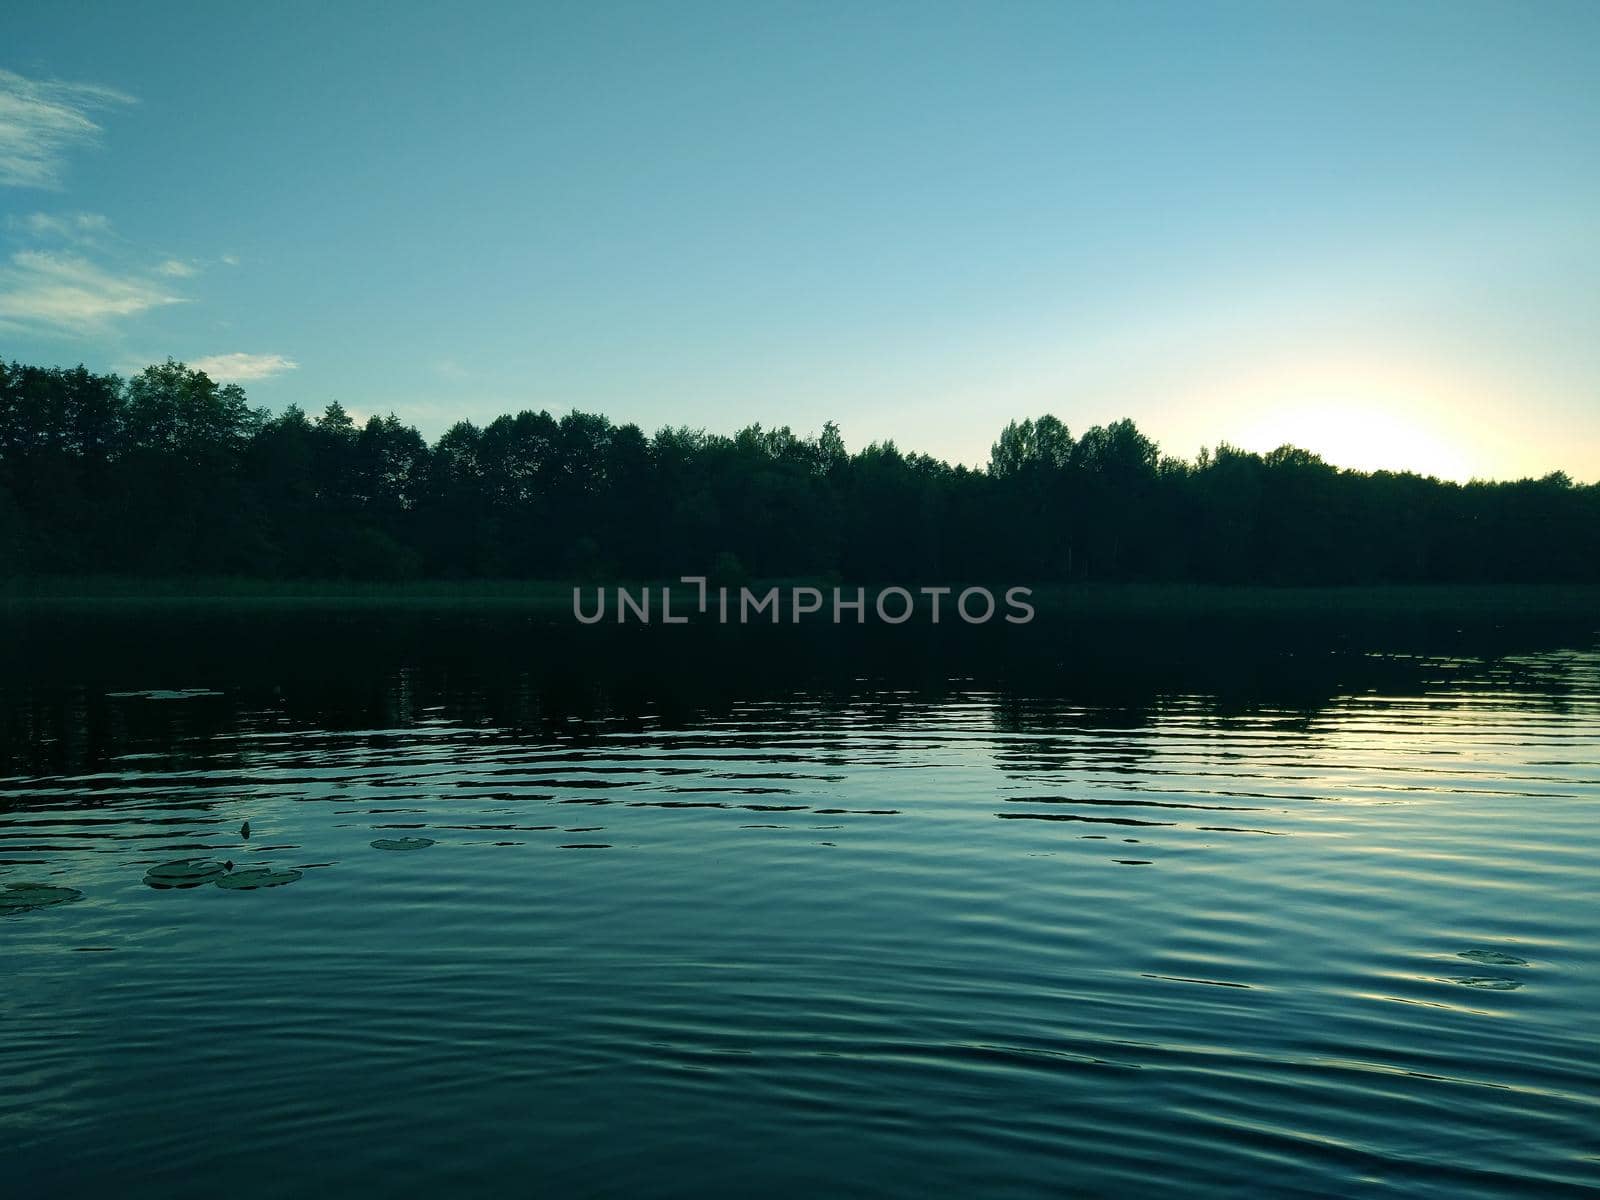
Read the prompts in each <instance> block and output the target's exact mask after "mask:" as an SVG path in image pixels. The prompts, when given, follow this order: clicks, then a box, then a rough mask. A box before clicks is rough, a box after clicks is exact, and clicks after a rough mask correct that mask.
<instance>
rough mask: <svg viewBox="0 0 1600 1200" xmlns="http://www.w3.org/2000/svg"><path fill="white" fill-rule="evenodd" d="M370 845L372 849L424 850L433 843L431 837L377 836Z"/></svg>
mask: <svg viewBox="0 0 1600 1200" xmlns="http://www.w3.org/2000/svg"><path fill="white" fill-rule="evenodd" d="M371 845H372V848H373V849H374V850H425V849H427V848H428V847H429V846H431V845H433V839H432V838H426V837H400V838H377V839H376V840H374V841H373V842H372V843H371Z"/></svg>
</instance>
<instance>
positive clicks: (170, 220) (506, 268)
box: [0, 3, 1600, 481]
mask: <svg viewBox="0 0 1600 1200" xmlns="http://www.w3.org/2000/svg"><path fill="white" fill-rule="evenodd" d="M389 12H390V16H389V17H388V19H386V20H385V21H384V22H382V23H376V22H373V21H371V20H369V19H367V18H366V17H365V16H364V15H363V14H361V13H359V12H357V11H355V10H342V11H339V12H313V11H310V10H307V11H304V12H301V13H300V14H299V15H298V17H297V19H295V20H293V21H287V20H283V19H281V18H279V17H277V16H275V15H273V14H265V15H263V14H256V15H253V16H246V17H239V16H237V15H235V14H222V13H213V12H208V11H206V10H205V9H204V8H194V9H191V8H189V7H186V6H182V5H178V6H167V7H166V8H165V9H157V10H155V11H148V10H146V11H141V12H139V13H134V12H131V11H125V12H101V13H97V14H96V17H95V19H94V20H93V21H92V22H88V23H85V22H84V21H82V20H80V19H77V18H75V17H74V16H73V15H72V14H71V13H70V12H64V11H62V10H60V9H49V10H46V9H43V8H41V9H39V10H37V11H32V12H27V13H21V14H16V15H14V16H13V17H12V18H11V20H10V32H11V34H12V36H11V38H10V47H9V51H10V52H9V53H8V54H6V55H5V56H4V57H3V58H0V239H3V242H4V256H3V260H0V353H4V354H5V355H6V356H8V357H11V358H16V359H20V360H22V361H28V362H37V363H40V364H46V363H66V362H79V361H81V362H84V363H85V364H87V365H90V366H91V367H92V368H93V369H95V370H97V371H117V372H119V373H122V374H128V373H131V371H132V370H135V369H137V368H138V367H139V366H142V365H143V364H144V363H146V362H151V361H160V360H162V359H164V358H165V357H167V356H168V355H169V354H170V355H171V356H172V357H173V358H176V359H179V360H181V361H184V362H187V363H189V364H191V365H195V366H200V367H202V368H203V369H206V370H207V371H208V373H210V374H211V375H212V376H213V377H214V378H218V379H220V380H224V381H237V382H241V383H245V384H248V385H250V387H251V391H252V394H253V396H254V397H255V398H256V401H257V403H261V404H264V405H266V406H267V407H269V408H272V409H275V410H276V409H279V408H281V407H282V406H283V405H284V404H285V403H287V402H289V401H290V400H291V399H295V400H298V401H299V402H300V403H301V404H302V406H303V407H306V408H307V409H308V410H316V409H320V408H321V407H322V406H323V405H324V404H325V403H326V402H328V401H329V400H338V401H339V402H340V403H341V404H343V405H344V406H345V407H346V408H347V409H348V410H349V411H351V412H353V413H359V414H362V415H367V414H371V413H375V412H387V411H390V410H392V411H394V412H395V413H396V414H397V415H398V416H400V417H401V418H402V419H403V420H405V421H407V422H408V423H410V424H413V425H415V426H416V427H417V428H418V429H419V430H421V431H422V432H423V433H424V434H425V435H426V436H428V437H429V438H430V440H431V439H433V438H436V437H437V436H438V435H439V434H440V433H442V432H443V431H444V429H445V428H446V427H447V426H448V425H449V424H450V423H451V422H452V421H454V420H456V419H469V420H473V421H476V422H478V423H480V424H481V423H483V422H484V421H486V420H487V419H490V418H492V416H493V415H494V414H496V413H498V412H502V411H517V410H520V409H524V408H527V409H534V410H538V409H550V410H551V411H566V410H568V409H578V410H582V411H589V412H594V411H599V412H604V413H606V414H608V415H609V416H611V417H612V419H614V420H616V421H618V422H619V423H624V422H626V423H635V424H638V425H639V426H640V427H641V428H656V427H659V426H660V425H661V424H663V423H664V422H667V421H671V422H674V423H689V424H691V425H696V426H703V427H706V428H735V427H738V426H740V425H743V424H748V423H750V422H752V421H759V422H760V423H762V424H763V425H768V426H771V425H782V424H788V425H791V426H793V427H795V428H811V429H815V428H820V427H821V425H822V423H823V421H824V420H827V419H829V418H832V419H835V420H838V421H840V423H841V424H842V425H844V426H845V427H846V428H849V429H852V430H853V431H854V436H855V437H857V438H859V439H861V441H862V442H863V443H867V442H873V441H882V440H887V439H891V438H894V439H900V438H903V437H904V432H903V431H904V430H905V429H907V428H912V427H915V428H916V429H917V430H918V431H919V439H918V440H919V446H918V449H919V450H921V451H923V452H925V453H929V454H931V455H934V456H935V457H938V458H941V459H943V460H945V461H948V462H952V463H962V464H965V465H968V466H976V465H980V464H981V463H982V462H983V461H984V459H985V457H986V455H987V450H988V446H989V444H990V439H991V438H992V436H993V435H992V431H993V430H994V429H995V428H998V427H1000V426H1002V425H1003V424H1004V423H1005V422H1006V421H1008V420H1011V419H1019V418H1022V417H1024V416H1028V415H1036V414H1038V413H1041V412H1052V413H1055V414H1056V415H1058V416H1060V417H1061V418H1062V419H1063V420H1064V421H1066V422H1067V424H1068V425H1069V426H1071V427H1073V428H1084V427H1087V426H1088V425H1091V424H1096V423H1103V422H1105V421H1107V420H1109V419H1113V417H1114V416H1115V415H1120V414H1124V413H1130V414H1136V416H1137V418H1138V419H1139V420H1140V424H1141V427H1142V428H1145V429H1146V430H1147V432H1148V433H1149V434H1150V435H1151V436H1152V437H1154V438H1155V439H1156V440H1157V441H1158V442H1160V443H1161V444H1162V445H1163V446H1165V447H1167V448H1168V449H1169V450H1170V451H1171V452H1172V453H1174V454H1177V455H1180V456H1184V457H1192V456H1193V455H1194V454H1195V453H1196V452H1197V451H1198V450H1199V448H1200V447H1201V446H1203V445H1207V444H1214V443H1215V442H1217V441H1219V440H1225V441H1227V442H1229V443H1231V444H1233V445H1237V446H1239V447H1241V448H1244V449H1248V450H1252V451H1256V452H1266V451H1268V450H1271V449H1272V448H1274V447H1275V446H1278V445H1281V444H1285V443H1289V444H1294V445H1299V446H1303V447H1305V448H1307V449H1311V450H1313V451H1315V452H1316V453H1318V454H1320V455H1321V456H1323V457H1324V458H1325V459H1326V460H1327V461H1329V462H1330V463H1333V464H1335V465H1338V466H1341V467H1348V468H1352V469H1361V470H1372V469H1393V470H1414V471H1417V472H1419V473H1422V474H1432V475H1436V476H1438V477H1440V478H1444V479H1454V480H1458V481H1464V480H1466V479H1468V478H1473V477H1478V478H1497V479H1498V478H1522V477H1535V478H1536V477H1539V476H1542V475H1544V474H1547V473H1549V472H1550V471H1554V470H1562V471H1566V472H1568V473H1569V474H1571V475H1573V476H1574V477H1581V478H1586V479H1594V478H1600V434H1597V431H1596V422H1595V421H1594V419H1593V415H1592V414H1593V413H1594V411H1595V409H1596V401H1597V399H1600V294H1597V292H1596V289H1595V288H1594V287H1593V286H1592V283H1593V279H1594V278H1595V274H1596V270H1597V268H1600V236H1597V233H1600V231H1597V229H1596V224H1595V220H1594V215H1593V214H1594V213H1596V212H1600V152H1597V151H1596V146H1600V136H1596V135H1597V134H1600V95H1597V93H1596V92H1595V90H1594V89H1593V87H1592V85H1591V81H1592V80H1593V79H1594V78H1595V77H1596V76H1597V74H1600V36H1595V35H1600V10H1596V9H1594V8H1592V7H1589V6H1581V5H1550V6H1546V7H1544V8H1542V9H1541V10H1540V19H1538V20H1529V19H1527V18H1526V17H1525V16H1524V14H1521V13H1519V12H1517V11H1516V10H1514V9H1511V8H1508V7H1504V6H1499V5H1494V4H1484V3H1479V4H1469V5H1451V6H1433V5H1423V6H1413V7H1408V8H1407V9H1405V10H1403V11H1401V10H1391V9H1387V8H1385V7H1383V6H1374V5H1361V6H1353V7H1352V6H1345V7H1342V8H1339V9H1331V8H1329V9H1312V10H1305V11H1295V12H1289V11H1287V10H1276V9H1274V8H1272V7H1271V6H1261V5H1243V6H1230V7H1228V8H1226V9H1222V10H1212V11H1209V12H1200V11H1193V10H1188V9H1186V8H1184V7H1182V6H1175V5H1149V6H1141V7H1139V8H1137V9H1135V10H1133V11H1132V12H1123V11H1112V10H1110V9H1100V8H1093V7H1091V8H1087V9H1076V10H1073V11H1070V12H1069V11H1067V10H1062V9H1056V8H1053V7H1051V6H1041V5H1033V4H1016V5H1011V6H1007V7H1006V8H1004V9H1003V10H1001V11H999V12H997V13H986V14H980V13H979V12H978V10H976V9H974V8H971V7H969V6H964V5H959V4H942V5H937V6H935V7H933V8H924V9H919V10H918V11H917V18H916V20H912V19H911V18H910V16H909V15H908V13H907V11H906V10H902V9H899V8H895V7H893V6H888V7H884V8H880V9H874V10H871V11H870V12H861V13H856V14H852V16H851V18H850V20H849V21H848V22H847V23H845V24H844V25H843V26H839V27H836V26H834V25H832V24H830V23H829V21H828V19H827V17H826V16H825V15H824V14H821V13H811V12H807V11H804V10H781V11H780V13H779V14H778V15H777V16H775V17H771V18H766V19H761V20H756V19H753V18H752V17H750V16H749V15H748V14H745V13H743V12H741V10H739V9H737V8H735V7H732V6H723V5H715V4H703V5H696V6H692V7H690V8H688V9H684V10H681V11H677V12H675V13H673V14H663V13H659V12H654V11H651V10H649V9H648V8H644V7H640V8H629V7H626V6H625V7H622V8H613V9H609V10H607V11H605V12H603V13H595V12H585V11H582V10H580V9H578V8H575V7H574V8H568V7H562V6H555V7H547V8H542V9H541V10H540V11H539V12H537V13H524V12H519V11H516V10H515V9H513V8H511V7H510V6H506V7H494V8H490V9H486V10H480V11H479V12H477V13H475V14H474V15H473V17H472V18H471V19H467V18H466V17H464V16H460V15H458V16H455V17H441V16H439V15H437V14H433V13H431V12H429V11H428V10H426V9H425V8H422V7H416V6H413V7H403V8H397V9H393V10H389ZM162 14H165V15H166V16H167V18H168V19H166V20H159V19H155V18H156V17H157V16H159V15H162ZM1157 18H1159V19H1157ZM175 60H176V61H179V62H193V63H204V64H215V63H221V62H225V63H226V64H227V66H228V69H227V70H225V71H218V70H213V69H205V70H173V69H172V64H173V62H174V61H175ZM1509 428H1514V429H1515V436H1507V430H1508V429H1509Z"/></svg>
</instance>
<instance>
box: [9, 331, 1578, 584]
mask: <svg viewBox="0 0 1600 1200" xmlns="http://www.w3.org/2000/svg"><path fill="white" fill-rule="evenodd" d="M88 574H95V575H107V574H117V575H132V576H150V577H156V576H197V575H228V576H241V577H254V578H263V579H267V578H273V579H278V578H301V579H359V580H402V579H413V578H427V579H490V578H493V579H573V580H591V579H594V580H599V579H655V578H674V577H677V576H679V575H684V574H709V575H711V576H712V577H713V578H716V579H721V580H724V581H726V582H741V581H742V580H743V579H747V578H748V579H758V578H759V579H776V578H815V579H829V578H832V579H836V580H838V579H843V580H849V581H851V582H865V583H871V582H900V583H904V582H907V581H910V582H923V581H941V582H942V581H982V580H998V579H1004V580H1007V581H1011V582H1019V583H1042V582H1066V581H1075V580H1084V581H1096V582H1103V581H1125V580H1126V581H1175V582H1176V581H1182V582H1195V583H1252V584H1295V585H1308V584H1332V585H1337V584H1377V583H1431V582H1438V583H1500V582H1516V583H1531V582H1566V583H1573V582H1594V581H1600V484H1590V485H1587V486H1582V485H1577V484H1574V483H1573V481H1572V480H1570V479H1569V478H1568V477H1567V476H1566V475H1565V474H1562V473H1560V472H1556V473H1553V474H1551V475H1547V476H1545V477H1544V478H1542V479H1524V480H1518V481H1506V482H1477V481H1474V482H1470V483H1465V484H1460V483H1454V482H1448V481H1440V480H1437V479H1433V478H1426V477H1422V476H1419V475H1415V474H1407V473H1394V472H1386V471H1379V472H1370V473H1367V472H1358V471H1351V470H1341V469H1339V468H1336V467H1334V466H1331V465H1329V464H1327V463H1325V462H1323V461H1322V460H1321V459H1320V458H1318V457H1317V455H1316V454H1314V453H1312V452H1311V451H1309V450H1305V449H1299V448H1295V447H1291V446H1284V447H1281V448H1279V449H1277V450H1274V451H1272V452H1271V453H1268V454H1256V453H1248V452H1245V451H1242V450H1239V449H1236V448H1234V447H1232V446H1229V445H1227V444H1226V443H1221V444H1218V445H1217V446H1216V447H1214V448H1212V449H1209V450H1202V451H1201V452H1200V454H1199V455H1198V456H1197V457H1196V458H1195V459H1193V460H1186V459H1182V458H1177V457H1172V456H1169V455H1164V454H1162V453H1161V452H1160V450H1159V448H1158V447H1157V445H1156V444H1155V443H1154V442H1153V441H1151V440H1150V439H1149V438H1148V437H1146V436H1145V435H1144V434H1143V433H1141V432H1140V430H1139V429H1138V428H1137V427H1136V426H1135V424H1134V423H1133V422H1132V421H1131V420H1120V421H1116V422H1114V423H1111V424H1109V425H1104V426H1100V425H1097V426H1094V427H1092V428H1089V429H1086V430H1084V431H1082V432H1081V433H1079V434H1078V435H1077V436H1074V435H1073V434H1072V433H1071V431H1069V430H1068V428H1067V427H1066V426H1065V425H1064V424H1063V423H1062V422H1061V421H1059V420H1057V419H1056V418H1054V417H1051V416H1042V417H1039V418H1037V419H1030V420H1024V421H1013V422H1011V423H1010V424H1008V425H1006V426H1005V428H1004V429H1003V430H1001V431H1000V432H999V434H998V439H997V440H996V442H995V443H994V446H993V449H992V451H991V455H990V459H989V462H988V465H987V468H986V469H982V470H973V469H970V468H967V467H964V466H950V465H948V464H946V463H945V462H943V461H940V460H938V459H935V458H931V457H929V456H927V455H923V454H917V453H911V452H905V451H902V450H900V449H899V448H898V447H897V446H896V445H895V444H894V443H892V442H881V443H873V444H871V445H868V446H865V447H863V448H861V449H858V450H855V451H854V452H852V451H850V450H848V449H847V448H846V445H845V442H844V440H843V437H842V436H841V433H840V430H839V428H838V427H837V426H836V425H834V424H833V423H831V422H830V423H829V424H827V425H825V426H824V427H823V429H822V430H821V431H820V433H817V434H814V435H808V436H800V435H797V434H795V433H794V432H792V431H791V430H790V429H789V428H787V427H784V428H776V429H768V428H763V427H762V426H760V425H751V426H749V427H748V428H745V429H742V430H739V431H738V432H736V433H734V434H732V435H726V434H719V433H710V432H706V431H704V430H700V429H692V428H687V427H667V428H663V429H660V430H657V431H656V432H655V433H653V434H647V433H645V432H644V431H643V430H641V429H640V428H639V427H638V426H636V425H630V424H623V425H618V424H614V423H613V422H611V421H610V420H608V419H607V418H606V417H604V416H600V415H598V414H593V413H582V412H571V413H568V414H566V415H565V416H561V417H556V416H552V415H551V414H550V413H548V412H520V413H517V414H516V415H515V416H511V415H507V416H501V417H497V418H496V419H495V420H493V421H490V422H489V423H487V424H485V425H483V426H481V427H480V426H478V425H474V424H472V423H471V422H467V421H461V422H458V423H457V424H455V425H454V426H452V427H451V428H450V429H449V430H448V431H446V432H445V433H444V434H443V435H442V436H440V437H439V439H438V440H437V441H435V442H434V443H433V444H432V445H430V444H429V443H428V442H427V440H426V439H425V438H423V436H422V435H421V434H420V433H419V432H418V431H417V430H416V429H415V428H413V427H411V426H409V425H406V424H404V423H403V422H401V421H400V420H398V419H396V418H395V417H394V416H393V415H390V416H387V417H382V418H379V417H376V416H375V417H372V418H371V419H369V420H368V421H367V422H366V423H365V424H363V425H359V426H358V425H357V424H356V423H355V422H354V421H353V420H352V419H351V418H350V416H349V414H348V413H347V412H346V411H345V410H344V409H343V408H342V407H341V406H340V405H339V404H338V403H331V404H328V405H327V406H326V408H325V409H324V410H323V411H322V412H321V413H320V414H319V415H317V416H315V417H312V416H309V415H308V414H307V413H306V412H305V411H303V410H302V409H301V408H299V407H297V406H293V405H291V406H289V407H288V408H286V409H284V410H283V411H281V412H278V413H270V412H268V411H266V410H264V409H259V408H252V407H251V405H250V403H249V400H248V398H247V396H246V394H245V392H244V391H243V389H242V388H240V387H239V386H238V385H236V384H220V383H218V382H216V381H214V380H212V379H210V378H208V377H207V376H206V375H205V374H203V373H201V372H199V371H195V370H191V369H189V368H187V367H186V366H184V365H183V364H182V363H178V362H174V361H171V360H169V361H167V362H165V363H162V364H158V365H153V366H150V367H148V368H146V369H145V370H144V371H142V372H141V373H139V374H137V375H135V376H133V377H132V378H129V379H126V380H124V379H122V378H120V377H118V376H116V375H102V374H95V373H92V372H90V371H88V370H86V369H85V368H83V367H82V366H79V367H75V368H56V367H37V366H26V365H23V364H20V363H15V362H13V363H9V364H8V363H5V362H3V361H0V577H11V578H16V577H20V576H63V575H67V576H70V575H88Z"/></svg>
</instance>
